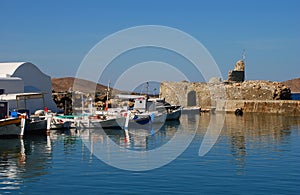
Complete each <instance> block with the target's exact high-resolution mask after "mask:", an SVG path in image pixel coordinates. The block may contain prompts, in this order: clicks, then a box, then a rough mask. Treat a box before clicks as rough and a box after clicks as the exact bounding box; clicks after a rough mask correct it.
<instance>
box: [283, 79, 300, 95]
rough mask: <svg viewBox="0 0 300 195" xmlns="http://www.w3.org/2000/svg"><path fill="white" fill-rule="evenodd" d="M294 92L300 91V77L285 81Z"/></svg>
mask: <svg viewBox="0 0 300 195" xmlns="http://www.w3.org/2000/svg"><path fill="white" fill-rule="evenodd" d="M283 83H284V84H285V85H286V86H287V87H289V88H290V89H291V91H292V92H300V78H296V79H291V80H287V81H285V82H283Z"/></svg>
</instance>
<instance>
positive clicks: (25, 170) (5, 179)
mask: <svg viewBox="0 0 300 195" xmlns="http://www.w3.org/2000/svg"><path fill="white" fill-rule="evenodd" d="M0 146H1V147H0V192H1V191H3V190H5V191H6V192H7V191H9V190H15V189H19V188H20V186H21V185H22V184H23V182H24V179H26V180H29V181H30V180H34V179H35V178H36V177H39V176H41V175H45V174H47V173H48V171H47V169H48V168H49V167H48V166H47V162H48V161H49V160H51V157H52V154H51V153H52V152H51V141H50V140H49V137H48V138H47V137H44V136H43V137H40V136H38V137H30V138H29V137H28V138H24V139H0Z"/></svg>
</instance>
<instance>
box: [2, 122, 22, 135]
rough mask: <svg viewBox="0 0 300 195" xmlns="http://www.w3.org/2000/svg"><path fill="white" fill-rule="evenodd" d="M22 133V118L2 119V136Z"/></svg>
mask: <svg viewBox="0 0 300 195" xmlns="http://www.w3.org/2000/svg"><path fill="white" fill-rule="evenodd" d="M19 135H21V119H20V118H9V119H1V120H0V136H1V137H11V136H19Z"/></svg>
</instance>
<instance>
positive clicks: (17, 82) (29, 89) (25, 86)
mask: <svg viewBox="0 0 300 195" xmlns="http://www.w3.org/2000/svg"><path fill="white" fill-rule="evenodd" d="M22 93H43V94H44V100H38V99H36V100H28V101H29V102H27V103H25V102H21V101H20V102H18V108H19V109H24V108H25V104H26V109H29V111H30V112H31V113H33V112H35V111H36V110H39V109H44V106H45V107H48V108H49V109H50V110H52V111H57V107H56V104H55V102H54V101H53V100H52V82H51V77H50V76H48V75H46V74H44V73H43V72H41V71H40V69H39V68H37V67H36V66H35V65H34V64H32V63H29V62H6V63H0V100H1V99H2V100H9V104H10V110H13V109H17V103H16V100H13V99H14V98H12V97H16V96H15V95H13V94H22Z"/></svg>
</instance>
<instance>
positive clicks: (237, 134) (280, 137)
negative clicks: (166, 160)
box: [80, 113, 300, 174]
mask: <svg viewBox="0 0 300 195" xmlns="http://www.w3.org/2000/svg"><path fill="white" fill-rule="evenodd" d="M223 117H225V120H223V122H222V119H223ZM212 121H213V122H212ZM210 123H211V124H210ZM214 123H220V124H218V125H219V126H222V128H221V131H218V129H217V128H216V129H212V130H211V131H210V132H209V133H207V129H208V126H209V125H212V126H213V125H215V124H214ZM153 127H154V133H153V132H151V130H150V129H149V128H140V129H129V130H128V132H127V133H126V131H124V130H114V129H107V130H99V129H93V130H92V129H90V130H89V129H86V130H82V131H80V136H81V138H82V140H83V142H84V144H85V145H86V147H87V148H89V150H90V152H91V154H94V153H95V152H96V153H97V152H101V153H102V154H103V152H104V151H103V148H107V150H110V149H111V150H110V151H106V153H105V155H107V159H113V156H114V155H115V153H121V152H124V150H118V151H116V150H114V149H113V146H112V144H111V143H112V142H111V141H113V143H115V144H116V145H117V146H119V147H120V148H123V149H129V150H134V151H149V150H153V149H156V148H159V147H161V146H164V145H165V144H166V143H168V142H169V141H170V140H171V139H172V138H173V137H174V136H175V134H176V133H177V132H178V131H181V133H182V134H185V135H193V134H194V135H195V138H194V140H195V141H194V142H192V145H193V146H192V148H195V149H196V150H199V151H200V149H199V148H200V146H201V143H202V142H203V140H204V139H203V138H204V137H205V135H206V134H209V135H210V136H211V137H214V139H215V138H217V139H216V143H215V145H214V147H213V150H214V151H217V150H222V151H219V152H220V153H219V155H220V157H224V156H226V158H229V160H230V161H232V162H233V164H234V165H235V168H236V173H237V174H243V173H244V171H245V166H246V160H247V159H246V156H247V155H250V156H251V155H258V154H256V152H257V150H260V151H265V152H266V153H268V152H271V153H272V152H275V153H276V152H280V147H285V145H286V144H287V143H290V141H289V140H290V139H291V136H292V135H291V130H292V129H300V120H299V117H292V116H286V115H274V114H259V113H245V114H244V115H243V116H242V117H241V116H236V115H235V114H225V115H224V114H220V113H215V114H212V113H202V114H201V115H199V113H183V114H182V116H181V119H180V122H178V121H177V122H174V121H170V122H169V121H167V122H165V123H164V125H163V126H160V127H159V129H155V128H156V127H155V126H153ZM195 133H196V134H195ZM181 138H182V139H177V140H176V141H177V145H181V144H184V143H183V140H184V138H183V137H181ZM198 140H199V141H198ZM224 143H227V144H225V145H224ZM218 144H223V145H222V146H218ZM271 146H273V147H274V146H276V147H278V148H270V147H271ZM176 147H177V146H176ZM176 147H174V148H173V150H178V148H176ZM277 150H278V151H277ZM170 152H172V151H170ZM195 155H197V153H195ZM96 156H97V155H96ZM199 158H201V155H200V156H199ZM258 158H263V154H262V156H258ZM124 163H126V162H124Z"/></svg>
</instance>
